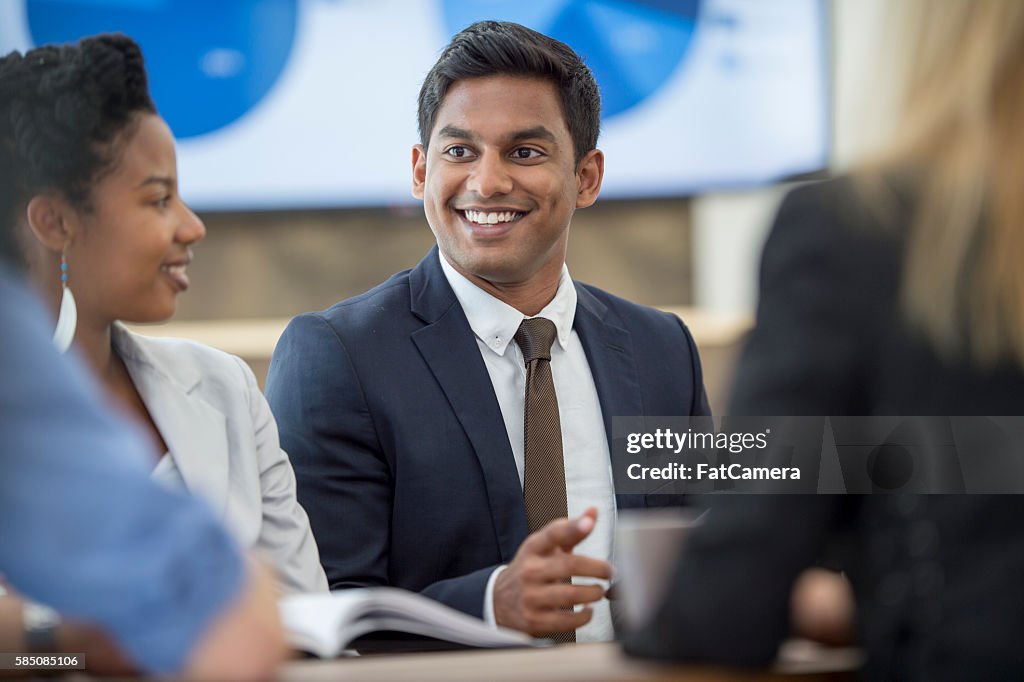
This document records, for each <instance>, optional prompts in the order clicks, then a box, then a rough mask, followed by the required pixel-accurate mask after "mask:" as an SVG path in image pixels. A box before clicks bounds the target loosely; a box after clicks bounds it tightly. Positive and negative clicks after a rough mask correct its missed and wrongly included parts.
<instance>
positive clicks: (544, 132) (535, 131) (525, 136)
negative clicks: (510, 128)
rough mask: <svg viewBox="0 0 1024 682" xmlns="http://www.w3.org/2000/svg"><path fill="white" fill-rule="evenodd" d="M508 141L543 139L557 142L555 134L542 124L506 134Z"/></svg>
mask: <svg viewBox="0 0 1024 682" xmlns="http://www.w3.org/2000/svg"><path fill="white" fill-rule="evenodd" d="M508 139H509V142H520V141H522V140H537V139H540V140H545V141H546V142H557V140H556V139H555V134H554V133H553V132H551V131H550V130H548V129H547V128H545V127H544V126H534V127H533V128H527V129H526V130H517V131H516V132H514V133H512V134H511V135H509V136H508Z"/></svg>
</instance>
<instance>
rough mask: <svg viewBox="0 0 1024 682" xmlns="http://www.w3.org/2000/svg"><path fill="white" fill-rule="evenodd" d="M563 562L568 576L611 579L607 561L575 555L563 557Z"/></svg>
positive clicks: (609, 566) (609, 565) (610, 567)
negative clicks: (567, 568)
mask: <svg viewBox="0 0 1024 682" xmlns="http://www.w3.org/2000/svg"><path fill="white" fill-rule="evenodd" d="M565 561H566V562H567V563H568V565H569V575H570V576H579V577H583V578H600V579H601V580H611V579H612V565H611V564H609V563H608V562H607V561H601V560H600V559H594V558H592V557H588V556H579V555H576V554H569V555H568V556H566V557H565Z"/></svg>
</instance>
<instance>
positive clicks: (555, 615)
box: [527, 607, 594, 637]
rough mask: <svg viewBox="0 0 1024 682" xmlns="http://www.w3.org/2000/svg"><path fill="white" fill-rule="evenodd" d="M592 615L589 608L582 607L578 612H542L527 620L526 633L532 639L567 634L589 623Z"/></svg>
mask: <svg viewBox="0 0 1024 682" xmlns="http://www.w3.org/2000/svg"><path fill="white" fill-rule="evenodd" d="M593 615H594V612H593V611H592V610H591V609H590V607H584V608H582V609H580V610H579V611H542V612H539V613H535V614H532V615H531V616H530V617H529V618H527V631H528V632H529V633H530V634H531V635H533V636H534V637H546V636H549V635H551V634H553V633H555V632H568V631H569V630H575V629H576V628H579V627H583V626H584V625H586V624H587V623H589V622H590V619H591V617H593Z"/></svg>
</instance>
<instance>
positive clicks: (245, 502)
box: [112, 324, 327, 593]
mask: <svg viewBox="0 0 1024 682" xmlns="http://www.w3.org/2000/svg"><path fill="white" fill-rule="evenodd" d="M112 337H113V345H114V348H115V349H116V351H117V354H118V355H119V356H120V357H121V359H122V360H123V361H124V363H125V366H127V368H128V373H129V374H130V375H131V378H132V381H133V382H134V384H135V388H136V389H137V390H138V392H139V395H140V396H142V401H143V402H144V403H145V404H146V409H148V410H149V414H150V415H151V416H152V417H153V421H154V422H155V423H156V426H157V428H158V429H159V430H160V435H161V436H163V439H164V442H165V443H166V444H167V448H168V450H169V453H170V456H171V458H172V459H173V461H174V465H175V466H176V467H177V469H178V471H179V473H180V474H181V478H182V480H183V481H184V483H185V486H186V488H187V489H188V491H189V492H191V493H192V494H194V495H196V496H198V497H200V498H202V499H204V500H205V501H206V502H207V503H209V504H210V505H211V506H212V507H213V510H214V512H215V513H216V514H217V515H218V516H219V517H220V518H221V519H222V520H223V522H224V524H225V526H226V527H227V528H228V530H229V531H231V533H232V534H233V535H234V537H235V539H236V540H237V541H238V543H239V544H240V545H241V546H242V547H244V548H252V549H255V550H256V554H257V555H259V556H262V557H263V558H264V560H266V561H267V562H269V563H270V564H271V565H272V566H273V567H274V569H276V571H277V574H278V578H279V582H280V584H281V587H282V588H283V589H284V591H285V592H286V593H294V592H313V591H326V590H327V579H326V578H325V577H324V571H323V568H322V567H321V566H320V555H319V553H318V552H317V547H316V542H315V541H314V540H313V534H312V532H311V531H310V528H309V519H308V518H307V516H306V512H305V510H303V508H302V507H301V506H299V503H298V500H296V498H295V473H294V472H293V471H292V465H291V462H289V460H288V455H287V454H285V452H284V450H282V449H281V446H280V443H279V441H278V436H277V424H276V423H275V421H274V417H273V415H272V414H271V413H270V407H269V406H268V405H267V401H266V399H265V398H264V397H263V394H262V393H261V392H260V390H259V386H258V385H257V383H256V377H255V376H253V373H252V370H250V369H249V366H248V365H246V364H245V362H243V361H242V360H241V358H238V357H235V356H234V355H228V354H227V353H223V352H221V351H219V350H216V349H214V348H210V347H209V346H204V345H202V344H200V343H196V342H194V341H188V340H185V339H163V338H159V339H158V338H151V337H146V336H140V335H138V334H134V333H132V332H130V331H128V330H127V329H125V328H124V327H123V326H121V325H120V324H115V325H114V326H113V331H112Z"/></svg>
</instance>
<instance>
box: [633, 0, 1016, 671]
mask: <svg viewBox="0 0 1024 682" xmlns="http://www.w3.org/2000/svg"><path fill="white" fill-rule="evenodd" d="M899 9H900V10H901V11H902V12H904V14H903V16H902V17H901V21H900V22H898V23H896V24H894V26H895V27H896V29H897V30H896V31H894V33H897V34H899V35H900V39H901V41H903V42H905V43H906V44H909V45H910V47H911V51H910V53H909V60H908V61H907V70H906V73H905V80H904V82H903V93H904V110H903V112H902V116H901V117H900V123H899V125H898V126H897V129H896V130H895V133H896V134H895V136H894V141H893V142H892V143H891V145H890V146H889V147H888V148H887V149H885V150H884V151H883V153H881V154H880V155H878V156H877V157H876V158H874V159H872V160H871V161H869V162H867V163H865V164H863V165H862V166H861V167H860V168H858V169H857V170H855V171H854V172H853V173H852V174H851V175H850V176H849V177H846V178H841V179H838V180H834V181H830V182H827V183H824V184H820V185H814V186H809V187H803V188H800V189H797V190H796V191H794V192H793V193H791V194H790V195H789V196H788V197H787V198H786V199H785V201H784V202H783V204H782V207H781V208H780V210H779V214H778V216H777V218H776V222H775V225H774V227H773V229H772V231H771V235H770V237H769V239H768V242H767V245H766V246H765V251H764V255H763V260H762V265H761V278H760V301H759V305H758V313H757V327H756V329H755V330H754V332H753V333H752V335H751V338H750V340H749V344H748V346H747V347H746V349H745V351H744V354H743V358H742V360H741V362H740V366H739V370H738V375H737V382H736V388H735V393H734V396H733V402H732V405H731V409H730V413H731V414H734V415H780V416H789V415H1021V414H1024V373H1022V369H1024V268H1021V267H1020V261H1021V259H1022V257H1024V192H1022V191H1021V188H1022V187H1024V126H1022V125H1021V122H1022V121H1024V3H1021V2H1019V1H1018V0H944V1H943V2H941V3H935V2H927V1H921V0H904V2H901V3H900V4H899ZM959 454H960V456H961V457H971V456H972V455H975V456H978V455H981V454H984V453H980V452H975V453H972V452H961V453H959ZM1022 514H1024V502H1022V501H1021V498H1020V497H1018V496H981V495H962V496H920V497H915V496H905V495H893V496H870V497H855V496H848V497H841V496H795V495H794V496H730V497H728V498H719V499H718V500H716V502H715V504H714V506H713V508H712V511H711V513H710V515H709V518H708V519H707V522H706V524H705V525H704V526H703V527H702V528H700V529H698V530H695V531H694V532H693V534H692V535H691V541H690V542H689V544H688V546H687V548H686V551H685V554H684V556H683V559H682V561H681V564H680V566H679V567H678V570H677V574H676V576H675V582H674V584H673V587H672V589H671V592H670V594H669V595H668V597H667V598H666V600H665V602H664V604H663V605H662V607H661V609H660V610H659V613H658V614H657V615H656V616H655V617H654V619H653V622H651V623H650V624H648V625H647V626H646V627H644V628H643V629H641V630H640V631H638V632H636V633H634V634H633V636H632V637H631V638H630V639H629V641H628V642H627V645H626V646H627V650H628V651H630V652H631V653H633V654H636V655H642V656H648V657H655V658H669V659H686V660H702V661H715V662H723V663H733V664H752V665H759V664H766V663H768V662H769V661H771V660H772V658H773V657H774V656H775V654H776V651H777V649H778V646H779V644H780V642H781V641H782V640H783V639H784V638H785V637H787V636H788V635H789V634H790V633H791V631H792V624H793V620H794V619H793V617H792V616H791V615H790V612H789V608H788V607H789V600H790V595H791V589H792V586H793V584H794V581H795V580H796V579H797V576H798V575H800V574H801V572H802V571H803V570H804V569H806V568H807V567H808V566H810V565H811V564H813V563H814V562H815V561H817V560H818V559H819V558H820V557H821V556H822V554H823V552H824V551H825V550H826V548H827V547H829V546H832V545H833V544H834V543H835V541H836V540H837V539H838V538H840V537H844V536H845V538H846V542H847V543H848V547H849V548H852V550H853V551H852V552H848V557H847V559H846V562H845V564H844V568H845V569H846V571H847V574H848V576H849V578H850V582H851V584H852V587H853V590H854V595H855V600H856V616H855V627H856V631H857V633H858V636H859V640H860V643H861V644H862V645H863V646H864V648H865V649H866V652H867V656H868V659H867V665H866V667H865V669H864V674H865V676H866V677H868V678H870V679H885V680H892V679H915V680H917V679H919V680H925V679H928V680H934V679H986V680H991V679H1021V678H1022V677H1024V649H1022V648H1021V647H1020V645H1019V642H1018V639H1019V633H1020V632H1022V631H1024V586H1022V584H1021V580H1020V576H1021V575H1022V574H1024V526H1022V524H1021V522H1020V519H1021V517H1022ZM797 620H799V614H797Z"/></svg>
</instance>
